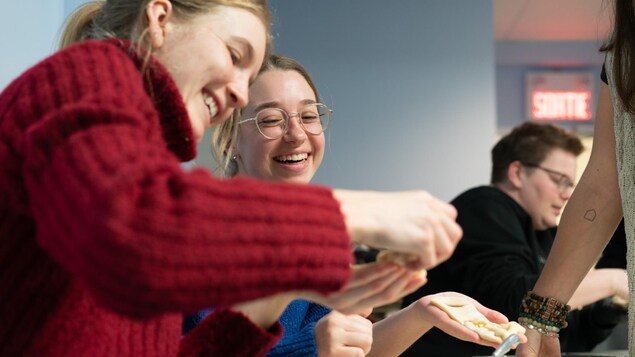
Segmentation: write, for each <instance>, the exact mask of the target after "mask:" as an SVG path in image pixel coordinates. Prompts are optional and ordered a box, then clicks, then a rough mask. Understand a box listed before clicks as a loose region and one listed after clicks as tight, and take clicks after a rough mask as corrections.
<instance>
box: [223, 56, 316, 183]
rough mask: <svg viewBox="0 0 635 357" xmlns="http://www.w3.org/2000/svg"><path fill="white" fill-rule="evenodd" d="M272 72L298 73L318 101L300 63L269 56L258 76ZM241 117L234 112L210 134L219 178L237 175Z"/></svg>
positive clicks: (312, 83)
mask: <svg viewBox="0 0 635 357" xmlns="http://www.w3.org/2000/svg"><path fill="white" fill-rule="evenodd" d="M274 70H278V71H295V72H298V73H299V74H300V75H301V76H302V77H303V78H304V79H305V80H306V81H307V83H308V84H309V86H310V87H311V89H312V90H313V93H314V94H315V98H316V100H317V101H320V95H319V93H318V90H317V87H316V86H315V82H313V79H312V78H311V75H310V74H309V72H308V71H307V70H306V69H305V68H304V66H302V65H301V64H300V62H298V61H296V60H294V59H293V58H291V57H287V56H283V55H280V54H271V55H269V56H268V57H266V60H265V63H263V65H262V68H261V69H260V72H259V73H258V76H260V75H262V74H263V73H266V72H269V71H274ZM241 116H242V110H241V109H236V110H234V113H233V114H232V116H231V117H230V118H229V119H227V120H225V121H224V122H223V123H221V124H219V125H218V126H217V127H216V128H214V131H213V133H212V143H211V146H212V147H211V150H212V157H213V158H214V161H216V164H217V165H218V167H217V173H218V174H219V175H220V176H221V177H234V176H236V174H237V173H238V162H237V160H236V158H235V157H234V155H236V154H237V153H236V147H235V146H236V141H237V140H238V122H240V120H241Z"/></svg>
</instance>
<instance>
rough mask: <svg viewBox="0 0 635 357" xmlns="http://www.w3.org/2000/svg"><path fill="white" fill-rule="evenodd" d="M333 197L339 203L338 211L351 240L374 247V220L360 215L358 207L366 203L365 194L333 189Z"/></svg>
mask: <svg viewBox="0 0 635 357" xmlns="http://www.w3.org/2000/svg"><path fill="white" fill-rule="evenodd" d="M333 197H334V198H335V199H336V200H337V201H338V202H339V203H340V210H341V212H342V215H343V216H344V223H345V224H346V230H347V231H348V234H349V236H350V237H351V240H352V241H354V242H357V243H362V244H366V245H369V246H375V244H373V237H372V233H373V228H372V227H373V225H374V220H372V219H369V217H368V216H367V215H363V214H360V207H364V206H363V205H364V204H365V202H366V201H367V200H366V199H364V197H367V192H363V191H353V190H342V189H334V190H333ZM360 205H362V206H360Z"/></svg>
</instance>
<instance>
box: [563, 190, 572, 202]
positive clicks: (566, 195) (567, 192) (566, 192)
mask: <svg viewBox="0 0 635 357" xmlns="http://www.w3.org/2000/svg"><path fill="white" fill-rule="evenodd" d="M572 194H573V187H564V188H563V189H560V197H561V198H562V199H563V200H565V201H568V200H569V198H571V195H572Z"/></svg>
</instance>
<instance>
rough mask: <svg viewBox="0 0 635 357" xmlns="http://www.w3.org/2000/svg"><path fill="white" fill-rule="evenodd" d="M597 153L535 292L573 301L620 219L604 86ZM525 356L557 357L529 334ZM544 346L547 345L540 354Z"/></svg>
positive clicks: (551, 346)
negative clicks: (572, 298)
mask: <svg viewBox="0 0 635 357" xmlns="http://www.w3.org/2000/svg"><path fill="white" fill-rule="evenodd" d="M593 137H594V140H593V149H592V151H591V157H590V159H589V163H588V165H587V167H586V169H585V170H584V173H583V175H582V178H581V179H580V182H579V184H578V186H577V187H576V189H575V191H574V192H573V195H572V196H571V199H570V200H569V202H568V203H567V206H566V208H565V210H564V212H563V215H562V219H561V221H560V225H559V227H558V233H557V235H556V239H555V242H554V244H553V247H552V249H551V252H550V254H549V258H548V259H547V263H546V265H545V268H544V269H543V272H542V274H541V276H540V278H539V279H538V282H537V283H536V286H535V288H534V293H535V294H537V295H539V296H543V297H552V298H556V299H557V300H559V301H563V302H565V301H569V300H570V298H571V296H572V295H573V293H574V292H575V290H576V289H577V287H578V285H580V283H581V281H582V280H583V279H584V277H585V276H586V275H587V273H588V272H589V271H590V269H591V267H592V266H593V264H594V263H595V262H596V261H597V259H598V257H599V255H600V253H601V252H602V250H603V249H604V247H605V246H606V244H607V242H608V240H609V239H610V238H611V235H612V234H613V232H614V231H615V228H616V227H617V225H618V223H619V221H620V219H621V218H622V206H621V199H620V192H619V187H618V181H617V163H616V157H615V135H614V129H613V107H612V104H611V95H610V91H609V87H608V86H607V85H606V84H604V83H602V84H601V85H600V99H599V102H598V111H597V116H596V123H595V131H594V135H593ZM527 337H528V339H529V341H528V343H527V344H524V345H522V346H521V347H520V348H519V354H518V355H520V356H523V357H530V356H538V351H540V357H549V356H559V355H560V349H559V345H558V341H557V339H555V338H551V337H544V336H541V335H539V334H538V333H537V332H536V331H533V330H529V331H528V332H527ZM541 342H544V344H543V346H542V350H541Z"/></svg>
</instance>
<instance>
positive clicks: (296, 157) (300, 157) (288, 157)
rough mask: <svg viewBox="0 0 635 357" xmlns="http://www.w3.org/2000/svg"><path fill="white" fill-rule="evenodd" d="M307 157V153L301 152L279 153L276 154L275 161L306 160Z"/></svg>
mask: <svg viewBox="0 0 635 357" xmlns="http://www.w3.org/2000/svg"><path fill="white" fill-rule="evenodd" d="M307 157H309V154H307V153H303V154H294V155H280V156H276V157H275V159H276V160H277V161H302V160H306V159H307Z"/></svg>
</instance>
